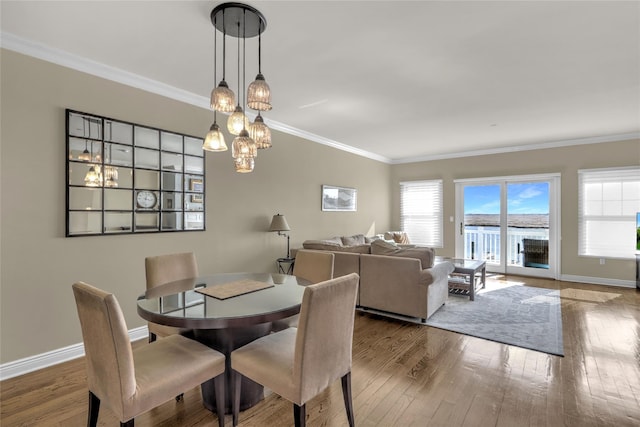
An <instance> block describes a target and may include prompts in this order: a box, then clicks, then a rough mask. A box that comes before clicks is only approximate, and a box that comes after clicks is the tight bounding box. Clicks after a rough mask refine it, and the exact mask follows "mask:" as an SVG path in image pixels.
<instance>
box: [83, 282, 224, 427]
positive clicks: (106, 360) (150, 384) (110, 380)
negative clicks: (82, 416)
mask: <svg viewBox="0 0 640 427" xmlns="http://www.w3.org/2000/svg"><path fill="white" fill-rule="evenodd" d="M73 294H74V296H75V299H76V306H77V309H78V317H79V318H80V326H81V329H82V338H83V341H84V350H85V356H86V362H87V382H88V385H89V418H88V422H87V425H88V426H90V427H93V426H95V425H96V424H97V422H98V412H99V410H100V404H101V403H105V404H106V405H107V407H108V408H109V409H111V410H112V411H113V412H114V413H115V414H116V415H117V417H118V418H119V419H120V425H121V426H130V427H133V425H134V418H135V417H136V416H138V415H140V414H142V413H143V412H146V411H148V410H150V409H152V408H154V407H156V406H159V405H160V404H162V403H164V402H166V401H168V400H171V399H173V397H174V396H176V395H177V394H180V393H183V392H185V391H187V390H190V389H192V388H194V387H196V386H198V385H200V384H202V383H203V382H205V381H208V380H210V379H211V378H214V386H215V389H216V412H217V413H218V425H219V426H220V427H223V426H224V371H225V357H224V355H223V354H222V353H219V352H217V351H216V350H213V349H211V348H209V347H207V346H206V345H204V344H200V343H199V342H197V341H194V340H191V339H189V338H186V337H184V336H181V335H172V336H169V337H167V338H165V339H162V340H158V341H156V342H152V343H150V344H147V345H144V346H142V347H139V348H136V349H135V350H133V349H132V347H131V342H130V341H129V334H128V332H127V325H126V322H125V320H124V316H123V314H122V310H121V309H120V305H119V304H118V300H117V299H116V297H115V296H114V295H113V294H111V293H108V292H105V291H103V290H101V289H98V288H96V287H93V286H91V285H89V284H87V283H84V282H77V283H74V284H73ZM218 396H219V397H218Z"/></svg>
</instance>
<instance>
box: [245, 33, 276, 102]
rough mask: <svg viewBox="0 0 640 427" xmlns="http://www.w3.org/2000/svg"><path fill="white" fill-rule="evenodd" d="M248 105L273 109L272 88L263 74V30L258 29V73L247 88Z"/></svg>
mask: <svg viewBox="0 0 640 427" xmlns="http://www.w3.org/2000/svg"><path fill="white" fill-rule="evenodd" d="M247 105H248V106H249V108H252V109H254V110H258V111H269V110H271V89H270V88H269V85H268V84H267V82H266V81H265V79H264V76H263V75H262V32H261V31H260V30H259V29H258V75H257V76H256V79H255V80H254V81H253V83H251V84H250V85H249V89H248V90H247Z"/></svg>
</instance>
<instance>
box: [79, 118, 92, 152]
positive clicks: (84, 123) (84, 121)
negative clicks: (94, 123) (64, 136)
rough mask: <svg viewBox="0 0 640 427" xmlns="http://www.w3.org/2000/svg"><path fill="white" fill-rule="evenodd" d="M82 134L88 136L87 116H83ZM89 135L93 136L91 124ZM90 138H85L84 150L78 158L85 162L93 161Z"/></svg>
mask: <svg viewBox="0 0 640 427" xmlns="http://www.w3.org/2000/svg"><path fill="white" fill-rule="evenodd" d="M82 136H84V137H85V138H86V137H87V118H86V117H83V118H82ZM89 136H91V126H89ZM88 143H89V141H88V140H86V139H85V140H84V151H83V152H82V153H80V154H79V155H78V160H82V161H83V162H90V161H91V153H89V149H88V148H87V147H88V145H87V144H88Z"/></svg>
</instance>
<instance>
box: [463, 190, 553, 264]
mask: <svg viewBox="0 0 640 427" xmlns="http://www.w3.org/2000/svg"><path fill="white" fill-rule="evenodd" d="M506 191H507V197H506V201H507V209H506V210H507V221H506V225H507V227H506V233H507V247H506V250H507V253H506V262H507V263H508V264H511V265H519V266H525V267H534V268H549V265H548V240H549V183H548V182H533V183H508V184H507V185H506ZM500 192H501V186H500V185H499V184H489V185H470V186H465V188H464V234H465V239H464V241H465V245H464V251H465V258H474V259H482V260H485V261H487V262H489V263H500V262H501V261H500V260H501V256H502V247H501V234H500V233H501V224H502V222H501V218H500V212H501V195H500Z"/></svg>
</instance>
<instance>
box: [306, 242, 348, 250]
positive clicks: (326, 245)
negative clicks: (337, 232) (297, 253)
mask: <svg viewBox="0 0 640 427" xmlns="http://www.w3.org/2000/svg"><path fill="white" fill-rule="evenodd" d="M302 247H303V248H305V249H315V250H318V251H338V250H340V248H342V247H343V246H342V242H340V243H336V242H333V241H330V240H305V241H304V242H302Z"/></svg>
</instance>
